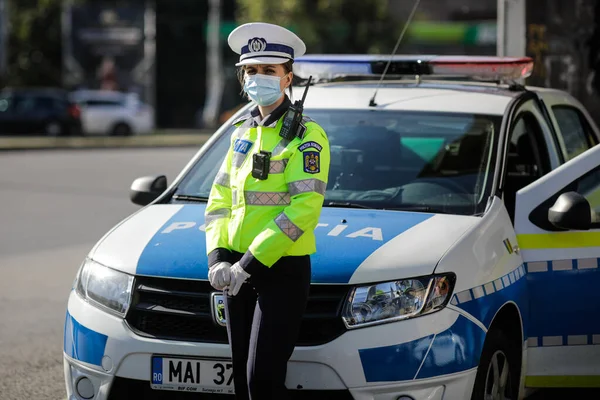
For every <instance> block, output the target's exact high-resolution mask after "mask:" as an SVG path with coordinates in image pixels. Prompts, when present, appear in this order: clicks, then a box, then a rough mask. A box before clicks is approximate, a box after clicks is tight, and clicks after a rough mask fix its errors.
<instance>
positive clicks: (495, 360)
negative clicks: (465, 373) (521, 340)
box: [471, 329, 521, 400]
mask: <svg viewBox="0 0 600 400" xmlns="http://www.w3.org/2000/svg"><path fill="white" fill-rule="evenodd" d="M520 352H521V348H520V347H517V348H515V346H514V345H512V344H511V342H510V341H509V340H508V338H507V337H506V335H505V334H504V333H503V332H502V331H500V330H497V329H496V330H491V331H488V334H487V337H486V339H485V345H484V346H483V352H482V353H481V360H480V361H479V367H478V368H477V376H476V377H475V385H474V387H473V393H472V395H471V400H517V399H518V396H519V378H520V375H521V363H520V361H519V359H520V357H519V355H520ZM506 367H508V371H506Z"/></svg>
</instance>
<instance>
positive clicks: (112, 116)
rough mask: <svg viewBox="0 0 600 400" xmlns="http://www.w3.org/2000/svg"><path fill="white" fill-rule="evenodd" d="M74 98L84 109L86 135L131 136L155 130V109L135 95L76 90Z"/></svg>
mask: <svg viewBox="0 0 600 400" xmlns="http://www.w3.org/2000/svg"><path fill="white" fill-rule="evenodd" d="M70 98H71V101H73V102H74V103H76V104H77V105H78V106H79V107H80V109H81V121H82V125H83V132H84V134H85V135H113V136H130V135H138V134H147V133H151V132H152V131H153V130H154V108H153V107H152V106H150V105H148V104H146V103H144V102H142V101H141V100H140V98H139V96H138V95H137V94H135V93H123V92H116V91H111V90H76V91H74V92H71V94H70Z"/></svg>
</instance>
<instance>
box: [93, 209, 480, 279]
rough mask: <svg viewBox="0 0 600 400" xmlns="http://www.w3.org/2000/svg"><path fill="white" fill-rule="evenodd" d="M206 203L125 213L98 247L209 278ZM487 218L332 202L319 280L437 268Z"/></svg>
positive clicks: (325, 217) (159, 268)
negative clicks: (336, 205)
mask: <svg viewBox="0 0 600 400" xmlns="http://www.w3.org/2000/svg"><path fill="white" fill-rule="evenodd" d="M205 208H206V204H158V205H151V206H148V207H145V208H143V209H141V210H140V211H138V212H137V213H135V214H133V215H132V216H131V217H129V218H127V219H126V220H124V221H123V222H122V223H120V224H119V225H117V226H116V227H115V228H113V230H112V231H110V232H109V233H108V234H107V235H105V237H104V238H103V239H102V240H101V241H100V242H98V244H97V245H96V246H95V247H94V249H93V250H92V252H91V253H90V257H91V258H92V259H94V260H95V261H97V262H99V263H101V264H103V265H106V266H109V267H111V268H115V269H118V270H121V271H123V272H126V273H129V274H136V275H145V276H160V277H169V278H180V279H207V276H208V268H207V261H208V260H207V257H206V240H205V233H204V210H205ZM479 220H480V219H479V218H477V217H469V216H456V215H445V214H428V213H417V212H405V211H385V210H368V209H344V208H332V207H324V208H323V211H322V213H321V218H320V220H319V224H318V226H317V228H316V230H315V235H316V238H317V252H316V253H315V254H313V255H312V257H311V263H312V282H313V283H337V284H345V283H351V284H354V283H364V282H374V281H384V280H393V279H399V278H405V277H410V276H420V275H427V274H431V273H432V272H433V270H434V269H435V266H436V264H437V262H438V261H439V260H440V258H441V257H442V255H444V253H445V252H446V251H447V250H448V249H449V248H450V247H451V246H452V244H453V243H454V242H455V241H456V240H457V239H458V238H459V237H460V236H461V235H462V234H464V233H465V231H466V230H467V229H469V228H470V227H472V226H473V225H474V224H476V223H477V222H478V221H479Z"/></svg>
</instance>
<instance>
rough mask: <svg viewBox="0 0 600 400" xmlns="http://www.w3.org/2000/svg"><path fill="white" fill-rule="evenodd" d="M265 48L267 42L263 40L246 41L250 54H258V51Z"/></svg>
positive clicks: (256, 38)
mask: <svg viewBox="0 0 600 400" xmlns="http://www.w3.org/2000/svg"><path fill="white" fill-rule="evenodd" d="M266 48H267V41H266V40H265V39H264V38H258V37H255V38H252V39H250V40H248V49H249V50H250V51H251V52H254V53H256V52H259V51H265V49H266Z"/></svg>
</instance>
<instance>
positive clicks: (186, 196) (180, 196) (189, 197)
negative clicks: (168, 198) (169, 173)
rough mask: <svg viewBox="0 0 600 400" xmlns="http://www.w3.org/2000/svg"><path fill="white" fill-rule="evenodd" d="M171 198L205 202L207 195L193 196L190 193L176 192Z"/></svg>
mask: <svg viewBox="0 0 600 400" xmlns="http://www.w3.org/2000/svg"><path fill="white" fill-rule="evenodd" d="M173 200H183V201H195V202H198V203H206V202H207V201H208V197H205V196H194V195H190V194H176V195H174V196H173Z"/></svg>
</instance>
